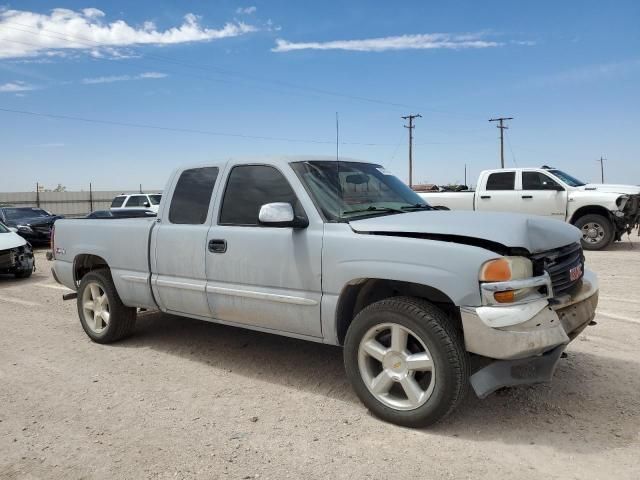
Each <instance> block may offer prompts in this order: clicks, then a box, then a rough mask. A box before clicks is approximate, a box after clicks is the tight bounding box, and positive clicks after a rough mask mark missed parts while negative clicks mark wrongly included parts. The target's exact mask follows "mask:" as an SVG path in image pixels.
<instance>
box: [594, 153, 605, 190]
mask: <svg viewBox="0 0 640 480" xmlns="http://www.w3.org/2000/svg"><path fill="white" fill-rule="evenodd" d="M605 160H606V158H602V155H600V160H596V162H600V183H604V161H605Z"/></svg>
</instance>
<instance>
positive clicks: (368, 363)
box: [344, 297, 469, 427]
mask: <svg viewBox="0 0 640 480" xmlns="http://www.w3.org/2000/svg"><path fill="white" fill-rule="evenodd" d="M344 362H345V369H346V371H347V376H348V377H349V380H350V381H351V384H352V385H353V388H354V390H355V392H356V394H357V395H358V397H359V398H360V400H361V401H362V403H364V404H365V406H366V407H367V408H368V409H369V410H370V411H371V412H372V413H373V414H374V415H376V416H378V417H379V418H381V419H383V420H386V421H388V422H391V423H395V424H398V425H402V426H406V427H425V426H427V425H431V424H433V423H435V422H437V421H439V420H441V419H443V418H444V417H446V416H447V415H448V414H449V413H451V412H452V411H453V410H454V409H455V408H456V407H457V406H458V404H459V403H460V401H461V400H462V399H463V398H464V396H465V394H466V391H467V388H468V383H469V359H468V355H467V352H466V351H465V348H464V342H463V339H462V332H460V331H459V330H458V329H457V328H456V326H455V325H454V324H453V323H452V322H451V321H450V319H449V318H448V317H447V316H446V315H445V314H444V312H442V310H440V309H438V308H437V307H435V306H434V305H432V304H430V303H428V302H425V301H423V300H420V299H416V298H411V297H395V298H389V299H386V300H381V301H379V302H376V303H374V304H371V305H369V306H368V307H366V308H365V309H363V310H362V311H361V312H360V313H358V315H357V316H356V318H355V319H354V320H353V322H352V323H351V325H350V327H349V330H348V332H347V337H346V340H345V345H344Z"/></svg>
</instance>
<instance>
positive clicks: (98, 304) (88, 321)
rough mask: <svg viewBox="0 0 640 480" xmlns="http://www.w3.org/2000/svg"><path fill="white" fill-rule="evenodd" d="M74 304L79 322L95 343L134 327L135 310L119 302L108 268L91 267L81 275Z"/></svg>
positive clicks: (120, 335) (123, 334)
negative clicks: (91, 269) (90, 269)
mask: <svg viewBox="0 0 640 480" xmlns="http://www.w3.org/2000/svg"><path fill="white" fill-rule="evenodd" d="M77 303H78V315H79V317H80V324H81V325H82V328H83V329H84V331H85V333H86V334H87V335H88V336H89V338H91V340H93V341H94V342H96V343H112V342H115V341H118V340H120V339H122V338H124V337H126V336H128V335H130V334H131V332H132V331H133V328H134V327H135V322H136V309H135V308H131V307H126V306H125V305H124V304H123V303H122V300H120V296H119V295H118V292H117V290H116V288H115V285H114V284H113V279H112V278H111V272H109V270H106V269H100V270H94V271H92V272H89V273H87V274H86V275H85V276H84V277H82V281H81V282H80V288H78V299H77Z"/></svg>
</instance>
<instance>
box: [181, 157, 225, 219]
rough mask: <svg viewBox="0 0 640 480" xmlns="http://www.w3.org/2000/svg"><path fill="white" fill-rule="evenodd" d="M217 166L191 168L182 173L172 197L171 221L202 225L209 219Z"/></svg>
mask: <svg viewBox="0 0 640 480" xmlns="http://www.w3.org/2000/svg"><path fill="white" fill-rule="evenodd" d="M216 178H218V168H217V167H203V168H191V169H189V170H185V171H184V172H182V174H181V175H180V178H179V179H178V183H177V184H176V188H175V190H174V191H173V197H172V198H171V207H170V209H169V221H170V222H171V223H180V224H189V225H202V224H203V223H204V222H205V221H206V220H207V212H208V211H209V203H210V202H211V193H212V192H213V186H214V185H215V183H216Z"/></svg>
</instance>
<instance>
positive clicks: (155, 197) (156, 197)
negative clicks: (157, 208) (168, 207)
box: [149, 195, 162, 205]
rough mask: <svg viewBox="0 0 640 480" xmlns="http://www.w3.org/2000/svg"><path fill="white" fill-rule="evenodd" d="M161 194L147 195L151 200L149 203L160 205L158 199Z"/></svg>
mask: <svg viewBox="0 0 640 480" xmlns="http://www.w3.org/2000/svg"><path fill="white" fill-rule="evenodd" d="M161 198H162V195H149V200H150V201H151V205H160V199H161Z"/></svg>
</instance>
